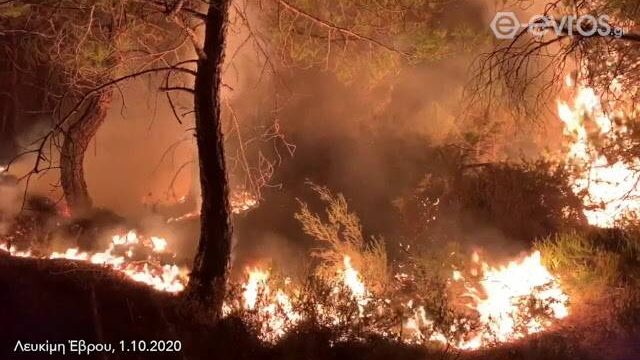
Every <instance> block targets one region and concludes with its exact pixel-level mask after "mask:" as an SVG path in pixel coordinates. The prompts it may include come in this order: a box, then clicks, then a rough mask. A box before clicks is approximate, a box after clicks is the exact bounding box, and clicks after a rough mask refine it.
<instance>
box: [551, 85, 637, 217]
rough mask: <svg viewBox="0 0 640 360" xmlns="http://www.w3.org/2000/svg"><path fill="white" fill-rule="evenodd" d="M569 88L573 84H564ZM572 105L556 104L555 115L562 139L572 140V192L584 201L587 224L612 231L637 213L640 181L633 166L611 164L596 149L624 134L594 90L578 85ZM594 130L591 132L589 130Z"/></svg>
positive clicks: (570, 148)
mask: <svg viewBox="0 0 640 360" xmlns="http://www.w3.org/2000/svg"><path fill="white" fill-rule="evenodd" d="M567 84H569V85H572V82H567ZM573 90H574V91H575V98H574V100H573V103H572V104H569V103H568V102H565V101H558V115H559V117H560V119H561V120H562V122H563V123H564V132H565V135H566V136H568V137H570V138H571V144H570V147H569V152H568V153H567V155H566V156H567V161H568V162H569V163H570V164H571V165H573V166H575V167H576V171H577V174H578V175H577V176H576V177H575V179H574V181H573V190H574V192H575V193H576V194H578V195H579V196H582V197H584V201H585V205H586V206H587V208H586V210H585V212H584V213H585V216H586V217H587V220H588V221H589V223H590V224H592V225H596V226H599V227H611V226H613V225H614V224H615V222H616V220H619V219H620V217H621V216H623V215H625V214H626V213H628V212H634V211H637V210H640V205H639V203H638V201H637V199H638V196H640V189H639V188H638V186H637V185H638V181H639V180H640V177H639V176H638V172H637V171H636V170H634V168H637V167H638V165H640V161H638V159H634V160H633V163H632V164H628V163H625V162H623V161H620V160H614V161H610V160H609V159H607V157H606V156H605V155H603V154H602V153H601V152H600V151H599V149H601V147H602V143H603V142H605V143H606V142H607V141H611V140H613V136H615V133H616V132H618V133H620V132H621V133H626V132H627V129H626V128H625V127H624V125H620V124H617V123H616V121H614V120H613V119H612V116H616V115H619V114H608V113H605V111H604V110H603V108H602V104H601V100H600V97H599V96H598V95H597V94H596V92H595V91H594V89H592V88H589V87H584V86H581V85H579V84H578V85H577V87H576V88H575V89H573ZM592 129H593V130H592Z"/></svg>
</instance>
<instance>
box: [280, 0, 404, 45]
mask: <svg viewBox="0 0 640 360" xmlns="http://www.w3.org/2000/svg"><path fill="white" fill-rule="evenodd" d="M276 1H277V2H278V3H279V4H280V5H282V6H283V7H285V8H286V9H288V10H289V11H291V12H293V13H295V14H296V15H300V16H302V17H304V18H306V19H307V20H310V21H312V22H313V23H315V24H317V25H319V26H322V27H325V28H327V29H329V30H334V31H337V32H339V33H341V34H343V35H346V36H348V37H352V38H355V39H358V40H361V41H365V42H369V43H371V44H374V45H376V46H378V47H381V48H383V49H386V50H389V51H391V52H394V53H398V54H400V55H402V56H404V57H410V56H411V54H410V53H408V52H406V51H403V50H400V49H397V48H395V47H392V46H390V45H387V44H385V43H383V42H381V41H378V40H376V39H374V38H371V37H368V36H366V35H362V34H358V33H356V32H354V31H353V30H349V29H347V28H344V27H342V26H339V25H337V24H334V23H332V22H330V21H328V20H324V19H321V18H319V17H317V16H315V15H313V14H310V13H308V12H306V11H304V10H302V9H300V8H299V7H297V6H295V5H292V4H290V3H289V2H287V1H286V0H276Z"/></svg>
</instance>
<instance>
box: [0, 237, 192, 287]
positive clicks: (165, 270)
mask: <svg viewBox="0 0 640 360" xmlns="http://www.w3.org/2000/svg"><path fill="white" fill-rule="evenodd" d="M166 248H167V241H166V240H165V239H163V238H160V237H151V238H149V239H147V238H143V237H141V236H139V235H138V234H137V233H136V232H135V231H129V232H128V233H126V234H124V235H114V236H113V237H112V238H111V243H110V244H109V246H108V247H107V249H106V250H105V251H103V252H95V253H89V252H86V251H80V249H78V248H69V249H66V250H65V251H64V252H55V251H54V252H52V253H50V254H49V255H46V256H35V255H34V254H33V253H32V252H31V251H29V250H27V251H18V250H16V248H15V247H13V246H11V247H10V246H8V245H7V244H3V243H0V251H4V252H8V253H9V254H10V255H12V256H17V257H32V258H48V259H66V260H73V261H85V262H90V263H92V264H96V265H102V266H106V267H109V268H112V269H114V270H116V271H118V272H120V273H122V274H124V275H125V276H127V277H128V278H130V279H132V280H133V281H136V282H141V283H144V284H146V285H149V286H151V287H152V288H154V289H156V290H158V291H164V292H170V293H178V292H181V291H182V290H184V289H185V286H186V284H187V282H188V270H187V269H186V268H185V267H179V266H177V265H175V264H161V262H160V261H159V259H157V258H155V257H154V255H153V254H156V253H161V252H164V251H166ZM137 253H140V254H145V253H151V254H149V255H147V256H146V258H145V257H143V258H141V259H138V258H134V256H135V255H136V254H137Z"/></svg>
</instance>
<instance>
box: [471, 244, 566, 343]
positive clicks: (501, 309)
mask: <svg viewBox="0 0 640 360" xmlns="http://www.w3.org/2000/svg"><path fill="white" fill-rule="evenodd" d="M482 273H483V277H482V279H481V280H480V285H481V290H482V293H484V296H479V295H477V292H476V291H475V289H473V288H468V290H469V292H468V295H469V296H471V297H473V298H474V299H475V304H474V306H473V309H474V310H475V311H477V312H478V313H479V314H480V322H481V323H482V324H483V325H484V329H483V330H482V331H481V332H480V334H478V335H476V337H475V338H474V339H472V340H470V341H469V342H467V343H463V344H461V345H460V347H461V348H477V347H479V346H481V345H483V344H486V343H489V342H491V341H493V342H495V341H497V342H508V341H512V340H515V339H519V338H522V337H524V336H525V335H528V334H533V333H537V332H540V331H542V330H544V329H545V327H547V326H549V325H550V323H549V322H548V321H547V322H546V323H542V322H541V321H540V320H539V319H537V318H536V317H530V316H529V315H530V314H528V313H526V311H527V310H526V309H522V307H521V306H520V300H522V299H523V298H524V297H528V296H530V297H533V298H534V299H535V300H536V301H537V302H540V303H541V304H543V305H544V306H545V307H548V308H549V309H550V314H549V315H551V317H552V318H554V319H562V318H564V317H566V316H567V315H568V314H569V311H568V308H567V302H568V296H567V295H566V294H565V293H564V292H563V291H562V289H561V288H560V285H559V283H558V281H557V279H556V278H555V277H554V276H553V275H552V274H551V273H550V272H549V271H548V270H547V269H546V268H545V267H544V265H542V262H541V256H540V252H538V251H536V252H534V253H533V254H531V255H529V256H527V257H525V258H524V259H522V260H520V261H511V262H509V263H508V264H507V265H506V266H500V267H497V268H494V267H491V266H489V265H488V264H487V263H484V262H483V263H482ZM519 327H523V329H519Z"/></svg>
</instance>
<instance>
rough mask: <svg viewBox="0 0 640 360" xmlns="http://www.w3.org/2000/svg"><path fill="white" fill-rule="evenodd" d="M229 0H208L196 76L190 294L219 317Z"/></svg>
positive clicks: (227, 246) (226, 254)
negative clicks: (195, 220)
mask: <svg viewBox="0 0 640 360" xmlns="http://www.w3.org/2000/svg"><path fill="white" fill-rule="evenodd" d="M230 2H231V1H230V0H216V1H212V2H211V5H209V9H208V11H207V18H206V24H205V25H206V30H205V39H204V46H203V49H202V53H201V54H200V56H199V60H198V69H197V76H196V80H195V117H196V138H197V143H198V154H199V164H200V186H201V187H202V211H201V229H200V243H199V244H198V252H197V254H196V257H195V260H194V264H193V271H192V274H191V279H190V281H189V291H188V294H189V295H190V296H192V297H193V298H195V299H196V300H198V301H199V302H200V303H201V304H203V305H206V306H207V308H209V309H211V310H212V312H213V315H214V317H219V316H220V314H221V310H222V302H223V300H224V295H225V287H226V279H227V273H228V270H229V259H230V252H231V236H232V232H233V229H232V225H231V217H230V207H229V183H228V178H227V169H226V163H225V157H224V138H223V133H222V126H221V119H220V84H221V77H222V64H223V62H224V48H225V38H226V27H227V21H228V10H229V4H230Z"/></svg>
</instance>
